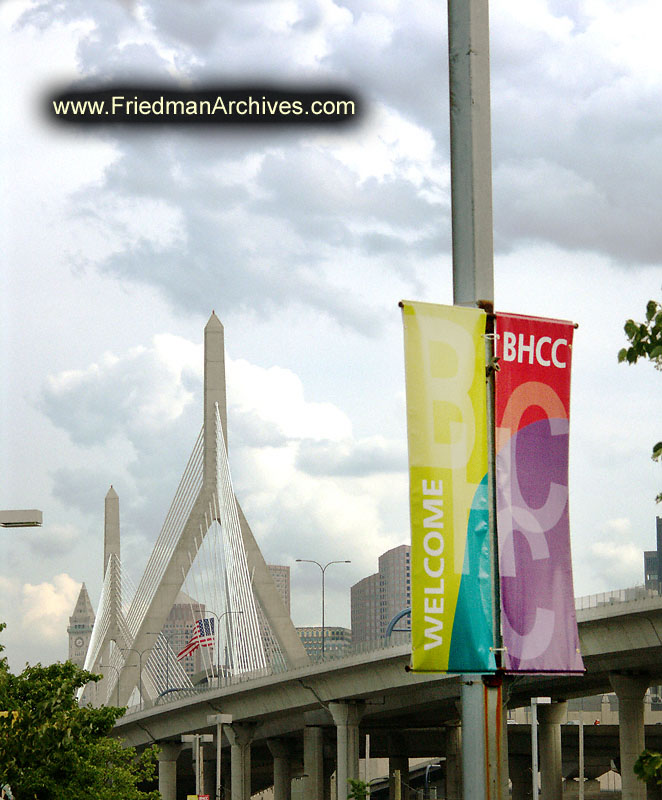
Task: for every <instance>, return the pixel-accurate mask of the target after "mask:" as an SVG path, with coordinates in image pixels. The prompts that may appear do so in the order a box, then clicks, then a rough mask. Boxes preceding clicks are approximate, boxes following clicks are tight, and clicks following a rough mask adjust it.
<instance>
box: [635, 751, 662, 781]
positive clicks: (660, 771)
mask: <svg viewBox="0 0 662 800" xmlns="http://www.w3.org/2000/svg"><path fill="white" fill-rule="evenodd" d="M634 774H635V775H636V776H637V778H639V780H640V781H644V783H649V782H650V781H654V782H655V783H660V784H662V755H661V754H660V753H653V752H651V751H650V750H644V751H643V753H642V754H641V755H640V756H639V758H638V759H637V760H636V761H635V762H634Z"/></svg>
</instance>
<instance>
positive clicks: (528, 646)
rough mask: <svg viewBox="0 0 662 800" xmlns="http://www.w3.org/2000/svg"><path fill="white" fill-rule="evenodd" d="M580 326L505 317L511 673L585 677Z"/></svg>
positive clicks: (503, 441) (506, 625) (505, 592)
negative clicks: (572, 484)
mask: <svg viewBox="0 0 662 800" xmlns="http://www.w3.org/2000/svg"><path fill="white" fill-rule="evenodd" d="M573 332H574V325H573V324H572V323H570V322H563V321H559V320H551V319H541V318H537V317H526V316H521V315H516V314H501V313H499V314H497V317H496V333H497V337H496V345H495V352H496V355H497V356H498V357H499V359H500V360H499V371H498V372H497V373H496V389H495V392H496V393H495V422H496V482H497V531H498V540H499V573H500V575H499V579H500V595H501V627H502V633H503V644H504V647H505V648H506V650H505V654H504V655H505V658H504V664H503V665H504V667H505V668H506V669H508V670H512V671H521V672H581V671H583V668H584V667H583V663H582V658H581V654H580V651H579V636H578V632H577V621H576V616H575V604H574V592H573V583H572V564H571V557H570V525H569V516H568V431H569V418H570V367H571V363H572V338H573Z"/></svg>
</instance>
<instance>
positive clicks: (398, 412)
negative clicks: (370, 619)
mask: <svg viewBox="0 0 662 800" xmlns="http://www.w3.org/2000/svg"><path fill="white" fill-rule="evenodd" d="M490 14H491V37H492V38H491V48H492V127H493V166H494V225H495V248H496V253H495V292H496V306H497V309H500V310H502V311H517V312H521V313H529V314H537V315H541V316H553V317H559V318H564V319H572V320H574V321H576V322H577V323H578V324H579V328H578V330H577V332H576V339H575V348H574V383H573V401H572V412H571V413H572V419H571V459H572V461H571V489H570V491H571V498H570V502H571V526H572V541H573V556H574V564H575V590H576V594H578V595H582V594H589V593H593V592H599V591H605V590H609V589H613V588H619V587H625V586H629V585H634V584H636V583H639V582H641V581H642V566H643V556H642V551H643V550H644V549H647V548H648V549H650V548H653V547H654V542H655V515H656V511H657V513H662V511H660V509H659V508H657V509H656V506H655V504H654V501H653V498H654V495H655V493H656V492H657V491H659V489H660V486H659V484H660V470H659V467H658V466H656V465H655V464H653V463H652V462H651V461H650V458H649V453H650V451H651V446H652V444H653V443H654V442H655V441H657V440H658V439H659V434H660V430H659V420H660V413H659V410H660V397H661V390H662V375H660V374H659V373H658V372H656V371H655V370H654V369H653V368H652V366H651V365H649V364H640V365H637V366H635V367H626V366H623V365H618V364H617V363H616V353H617V351H618V350H619V348H620V347H621V346H622V345H623V344H624V337H623V333H622V326H623V322H624V321H625V319H626V318H628V317H634V318H641V317H642V316H643V310H644V307H645V303H646V301H647V300H648V299H649V298H651V297H656V298H659V297H660V293H661V284H662V270H661V269H660V262H661V261H662V225H661V224H660V219H662V192H661V191H660V187H661V186H662V158H661V157H660V153H661V149H662V110H661V109H662V54H661V52H660V48H659V41H658V33H659V30H660V27H662V7H661V6H660V4H659V3H658V2H656V0H627V2H626V0H493V2H492V3H491V8H490ZM0 28H1V33H2V40H3V48H2V56H1V59H2V61H1V63H0V67H1V69H0V82H1V85H2V103H3V107H2V115H1V117H2V122H1V123H0V124H1V126H2V128H1V130H2V147H1V148H0V159H1V161H2V183H3V191H2V211H1V214H2V224H1V226H0V228H1V233H0V236H1V237H2V238H1V241H0V247H1V251H2V256H1V258H2V293H1V300H0V303H1V305H0V326H1V327H0V330H1V332H2V339H1V341H2V377H3V379H2V382H1V387H2V388H1V395H0V407H1V409H2V417H1V420H2V444H1V452H2V474H1V481H0V506H1V507H4V508H33V507H37V508H41V509H43V512H44V519H45V523H44V526H43V528H41V529H38V530H36V529H35V530H23V531H21V530H14V531H11V530H10V531H5V532H4V533H3V534H2V542H1V543H0V548H1V558H0V562H1V564H2V569H1V570H0V598H1V599H0V605H1V607H2V608H1V610H2V613H1V617H2V618H3V619H5V620H6V621H7V622H8V623H9V628H8V630H7V631H6V633H5V634H4V637H3V641H4V642H5V644H6V646H7V655H8V656H9V659H10V663H11V665H12V666H13V667H14V668H20V667H21V666H22V665H23V664H24V663H25V661H28V660H29V661H31V662H34V661H37V660H41V661H43V662H49V661H51V660H54V659H58V658H63V657H66V652H67V650H66V647H67V636H66V630H65V629H66V624H67V618H68V615H69V614H70V613H71V611H72V610H73V605H74V601H75V599H76V596H77V593H78V590H79V587H80V583H81V581H85V582H86V583H87V586H88V588H89V590H90V594H91V596H92V600H93V603H95V604H96V602H97V601H98V595H99V589H100V583H101V578H102V575H101V572H102V531H103V499H104V496H105V494H106V492H107V490H108V487H109V485H110V484H111V483H112V484H113V485H114V487H115V488H116V490H117V491H118V494H119V496H120V502H121V513H122V536H123V555H124V559H123V560H124V563H125V564H126V565H127V568H128V569H129V571H130V572H131V573H132V575H133V577H134V579H137V578H138V577H139V575H140V571H141V567H142V566H143V565H144V563H145V561H146V559H147V557H148V555H149V552H150V551H151V547H152V545H153V542H154V541H155V539H156V536H157V534H158V531H159V529H160V526H161V523H162V521H163V519H164V517H165V514H166V511H167V508H168V505H169V502H170V500H171V498H172V495H173V493H174V490H175V488H176V486H177V483H178V480H179V477H180V475H181V472H182V470H183V468H184V466H185V464H186V460H187V458H188V455H189V452H190V450H191V448H192V446H193V443H194V441H195V438H196V436H197V433H198V431H199V428H200V425H201V371H202V348H201V342H202V333H203V328H204V325H205V322H206V320H207V319H208V317H209V314H210V313H211V311H212V309H215V310H216V312H217V314H218V315H219V317H220V318H221V320H222V321H223V323H224V326H225V334H226V349H227V354H228V383H229V389H228V391H229V416H230V420H229V439H230V441H229V447H230V457H231V466H232V470H233V476H234V481H235V488H236V492H237V494H238V496H239V498H240V500H241V501H242V505H243V506H244V508H245V511H246V513H247V515H248V517H249V519H250V520H251V523H252V526H253V529H254V532H255V534H256V536H257V538H258V540H259V542H260V544H261V546H262V549H263V552H264V553H265V556H266V558H267V559H268V560H269V561H271V562H273V563H282V564H290V565H291V566H292V594H293V617H294V621H295V623H296V624H299V625H305V624H308V625H314V624H319V620H318V613H317V609H318V600H319V573H318V572H317V571H316V570H313V569H312V568H309V567H307V566H306V565H297V564H295V563H294V559H296V558H313V559H317V560H319V561H326V560H332V559H351V561H352V563H351V565H342V566H338V567H333V568H331V569H330V570H329V573H328V578H327V589H328V601H329V603H328V609H327V621H328V623H329V624H344V625H347V624H349V586H350V585H351V584H352V583H354V582H356V581H357V580H359V579H360V578H362V577H364V576H365V575H368V574H370V573H371V572H374V571H375V570H376V565H377V563H376V562H377V557H378V555H379V554H380V553H381V552H383V551H384V550H386V549H388V548H390V547H393V546H395V545H398V544H401V543H403V542H405V541H407V539H408V509H407V481H406V445H405V408H404V377H403V357H402V349H403V348H402V331H401V319H400V313H399V309H398V306H397V303H398V300H400V299H401V298H407V299H413V300H426V301H430V302H442V303H449V302H452V288H451V259H450V213H449V212H450V197H449V155H448V150H449V144H448V99H447V94H448V88H447V82H448V78H447V41H446V17H445V4H444V3H440V2H432V1H431V0H419V2H417V3H411V2H404V1H403V0H244V2H241V3H237V2H231V1H230V0H186V2H182V0H176V1H175V0H134V1H133V2H132V0H124V1H123V2H119V0H84V1H83V0H69V2H66V3H63V2H59V1H58V0H44V1H43V2H41V1H40V0H34V1H33V2H30V1H29V0H5V2H4V3H3V4H2V5H1V6H0ZM81 78H84V79H94V80H97V81H100V82H113V81H124V82H126V81H129V80H130V81H150V82H152V83H166V82H167V83H170V84H174V83H177V82H179V83H180V84H182V83H183V84H186V85H196V84H200V83H216V84H219V85H222V84H224V83H230V82H237V81H242V80H243V81H248V80H250V81H252V82H253V83H256V84H260V83H267V82H280V83H297V84H298V85H307V84H310V85H311V86H313V85H317V84H319V83H320V82H322V83H328V84H342V85H344V86H347V87H349V88H351V89H353V90H354V91H356V92H357V93H358V94H360V96H361V97H362V98H363V102H364V104H365V113H364V115H363V117H362V119H361V122H360V124H359V125H356V126H353V127H351V128H348V127H344V126H341V127H338V128H336V129H323V130H312V129H303V128H297V129H293V128H290V129H287V128H286V129H280V130H275V129H273V128H265V129H262V130H254V131H251V132H248V133H247V132H246V131H245V130H244V131H241V132H234V133H229V132H227V131H224V130H222V129H218V128H214V129H206V130H204V131H201V130H184V129H173V128H168V129H166V128H149V129H143V130H139V131H134V132H127V131H122V130H120V129H117V128H115V129H113V128H106V129H99V128H94V129H92V128H76V129H72V128H68V127H67V126H64V125H59V126H55V125H53V124H52V123H49V122H48V121H47V120H46V118H45V116H44V113H43V108H44V102H45V100H44V97H45V96H47V95H48V92H49V91H52V89H53V87H59V88H61V87H63V86H66V85H67V84H69V83H70V82H73V81H75V80H78V79H81ZM656 437H657V438H656Z"/></svg>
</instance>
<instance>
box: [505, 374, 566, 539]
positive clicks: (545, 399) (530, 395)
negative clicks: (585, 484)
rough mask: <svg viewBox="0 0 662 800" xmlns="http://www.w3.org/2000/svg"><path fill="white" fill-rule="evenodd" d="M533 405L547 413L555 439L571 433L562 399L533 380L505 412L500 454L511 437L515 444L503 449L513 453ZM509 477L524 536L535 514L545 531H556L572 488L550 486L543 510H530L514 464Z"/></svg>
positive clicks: (512, 502)
mask: <svg viewBox="0 0 662 800" xmlns="http://www.w3.org/2000/svg"><path fill="white" fill-rule="evenodd" d="M531 406H538V407H539V408H542V410H543V411H544V412H545V414H546V415H547V419H548V420H549V424H550V431H551V434H552V436H562V435H563V434H567V433H568V429H569V425H568V415H567V414H566V411H565V408H564V407H563V403H562V402H561V398H560V397H559V396H558V395H557V394H556V392H555V391H554V390H553V389H552V388H551V387H550V386H548V385H547V384H545V383H540V382H538V381H529V382H528V383H523V384H521V385H520V386H518V387H517V388H516V389H515V391H514V392H513V393H512V395H511V396H510V399H509V400H508V404H507V406H506V408H505V410H504V412H503V419H502V421H501V426H500V428H499V429H498V430H497V440H498V441H497V447H498V448H499V449H500V451H501V449H502V445H503V443H504V441H505V440H506V437H507V436H508V435H510V436H511V441H510V442H508V443H507V444H506V445H505V447H503V450H506V449H508V450H509V449H510V448H512V447H513V446H514V445H515V443H516V440H517V434H516V433H515V432H516V431H517V430H518V428H519V423H520V420H521V419H522V415H523V414H524V412H525V411H526V410H527V409H528V408H530V407H531ZM504 455H505V453H504ZM509 461H511V462H512V461H516V458H514V453H513V454H510V456H509ZM506 474H509V475H510V485H511V491H512V496H511V498H510V503H509V505H510V506H511V508H512V514H513V518H514V520H515V522H517V523H518V525H520V526H521V527H522V528H523V529H524V530H522V533H525V531H526V530H530V529H531V526H530V515H531V514H533V515H534V516H535V519H536V521H537V523H538V524H539V525H540V528H541V530H543V531H548V530H550V529H551V528H553V527H554V526H555V525H556V523H557V522H558V521H559V520H560V519H561V515H562V514H563V511H564V510H565V507H566V505H567V503H568V487H567V486H562V485H561V484H558V483H550V484H549V493H548V495H547V500H546V501H545V504H544V505H543V506H542V508H535V509H534V508H530V507H529V505H528V503H527V502H526V500H525V499H524V498H523V497H522V492H521V490H520V486H519V481H518V479H517V471H516V470H515V469H512V463H511V464H509V469H508V472H507V473H506ZM536 527H537V526H536ZM525 535H526V534H525Z"/></svg>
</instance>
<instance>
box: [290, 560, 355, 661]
mask: <svg viewBox="0 0 662 800" xmlns="http://www.w3.org/2000/svg"><path fill="white" fill-rule="evenodd" d="M296 561H299V562H301V563H304V564H317V566H318V567H319V568H320V570H321V571H322V661H324V639H325V638H326V637H325V636H324V574H325V572H326V569H327V567H330V566H331V564H351V563H352V562H351V561H329V562H327V563H326V564H325V565H324V566H322V565H321V564H320V562H319V561H314V560H313V559H310V558H297V559H296Z"/></svg>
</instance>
